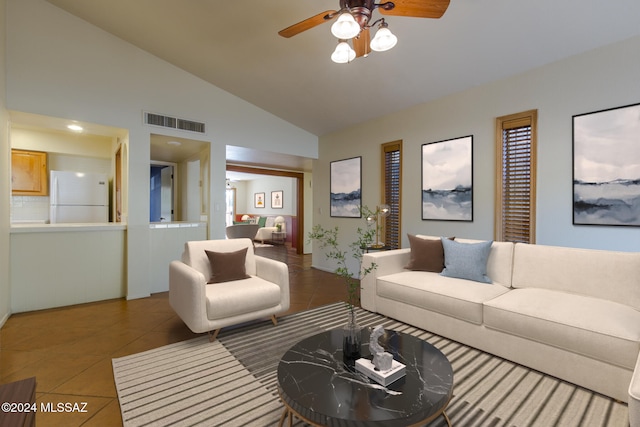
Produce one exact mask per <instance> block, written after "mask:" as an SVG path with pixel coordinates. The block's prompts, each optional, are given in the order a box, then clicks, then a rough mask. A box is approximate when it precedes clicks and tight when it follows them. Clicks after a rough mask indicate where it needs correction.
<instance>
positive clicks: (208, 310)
mask: <svg viewBox="0 0 640 427" xmlns="http://www.w3.org/2000/svg"><path fill="white" fill-rule="evenodd" d="M244 248H247V253H246V258H245V265H244V267H245V270H246V274H247V275H248V278H242V279H239V280H234V281H229V282H222V283H207V282H208V281H210V278H211V276H212V268H211V262H210V260H209V256H208V255H207V253H206V252H205V250H206V251H212V252H216V253H229V252H235V251H238V250H241V249H244ZM289 301H290V300H289V269H288V267H287V265H286V264H284V263H283V262H280V261H275V260H272V259H269V258H264V257H261V256H257V255H255V254H254V252H253V244H252V241H251V240H250V239H230V240H204V241H193V242H187V243H185V248H184V252H183V254H182V260H181V261H172V262H171V264H170V265H169V303H170V305H171V307H172V308H173V309H174V310H175V312H176V313H177V314H178V316H179V317H180V318H181V319H182V321H183V322H184V323H185V324H186V325H187V326H188V327H189V329H191V330H192V331H193V332H195V333H203V332H208V333H209V334H210V335H209V337H210V340H211V341H213V340H215V339H216V337H217V335H218V333H219V332H220V329H221V328H223V327H225V326H231V325H235V324H239V323H243V322H247V321H250V320H256V319H260V318H264V317H269V316H270V317H271V321H272V322H273V324H274V325H276V324H277V320H276V315H277V314H279V313H282V312H284V311H286V310H288V309H289Z"/></svg>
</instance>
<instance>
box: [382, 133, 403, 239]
mask: <svg viewBox="0 0 640 427" xmlns="http://www.w3.org/2000/svg"><path fill="white" fill-rule="evenodd" d="M401 189H402V141H394V142H389V143H386V144H382V191H383V194H382V203H385V204H387V205H389V206H390V207H391V213H390V214H389V216H388V217H386V218H385V220H386V221H385V226H384V243H385V245H386V246H388V247H390V248H392V249H398V248H399V247H400V236H401V234H400V206H401V201H402V200H401Z"/></svg>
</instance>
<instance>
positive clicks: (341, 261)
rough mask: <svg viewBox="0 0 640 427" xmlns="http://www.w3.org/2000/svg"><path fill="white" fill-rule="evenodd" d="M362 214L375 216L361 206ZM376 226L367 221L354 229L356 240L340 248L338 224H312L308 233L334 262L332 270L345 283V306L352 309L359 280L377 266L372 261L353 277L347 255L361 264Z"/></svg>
mask: <svg viewBox="0 0 640 427" xmlns="http://www.w3.org/2000/svg"><path fill="white" fill-rule="evenodd" d="M360 213H361V214H362V216H363V217H364V218H365V219H366V218H372V217H373V216H375V212H374V211H371V210H370V209H369V208H368V207H366V206H363V207H362V208H361V209H360ZM376 227H377V223H376V226H375V227H374V226H373V224H372V222H371V221H367V225H366V227H364V228H362V227H358V229H357V230H356V233H357V239H356V241H354V242H352V243H350V244H349V245H348V247H349V249H348V250H345V249H341V248H340V245H339V242H338V233H339V229H338V226H335V227H334V228H324V227H322V226H321V225H320V224H316V225H315V226H313V229H312V231H311V232H310V233H309V239H310V240H315V241H316V242H318V244H319V245H320V249H322V250H324V251H325V257H326V258H327V259H332V260H334V261H335V262H336V265H337V266H336V269H335V270H334V272H335V273H336V274H337V275H338V276H339V277H341V278H343V279H344V280H345V282H346V284H347V301H346V303H347V307H348V308H349V309H350V310H351V311H353V308H354V306H356V305H358V304H359V302H360V301H359V296H360V294H359V292H358V291H359V289H360V280H362V279H363V278H364V277H365V276H366V275H367V274H369V273H371V272H372V271H373V270H375V269H376V268H377V265H376V264H375V263H372V264H371V265H369V266H368V267H365V268H362V267H361V268H360V278H359V279H354V278H353V276H352V275H351V273H350V272H349V267H348V266H347V260H348V259H349V257H351V258H354V259H355V260H356V261H358V265H359V266H362V256H363V255H364V254H365V252H366V249H367V247H369V246H371V245H372V243H373V242H374V241H375V236H376Z"/></svg>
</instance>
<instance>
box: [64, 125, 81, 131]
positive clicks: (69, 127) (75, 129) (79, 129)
mask: <svg viewBox="0 0 640 427" xmlns="http://www.w3.org/2000/svg"><path fill="white" fill-rule="evenodd" d="M67 128H68V129H71V130H72V131H74V132H82V126H80V125H68V126H67Z"/></svg>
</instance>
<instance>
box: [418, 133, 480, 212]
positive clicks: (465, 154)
mask: <svg viewBox="0 0 640 427" xmlns="http://www.w3.org/2000/svg"><path fill="white" fill-rule="evenodd" d="M421 196H422V219H423V220H443V221H473V135H469V136H463V137H460V138H454V139H447V140H444V141H438V142H430V143H427V144H423V145H422V194H421Z"/></svg>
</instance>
